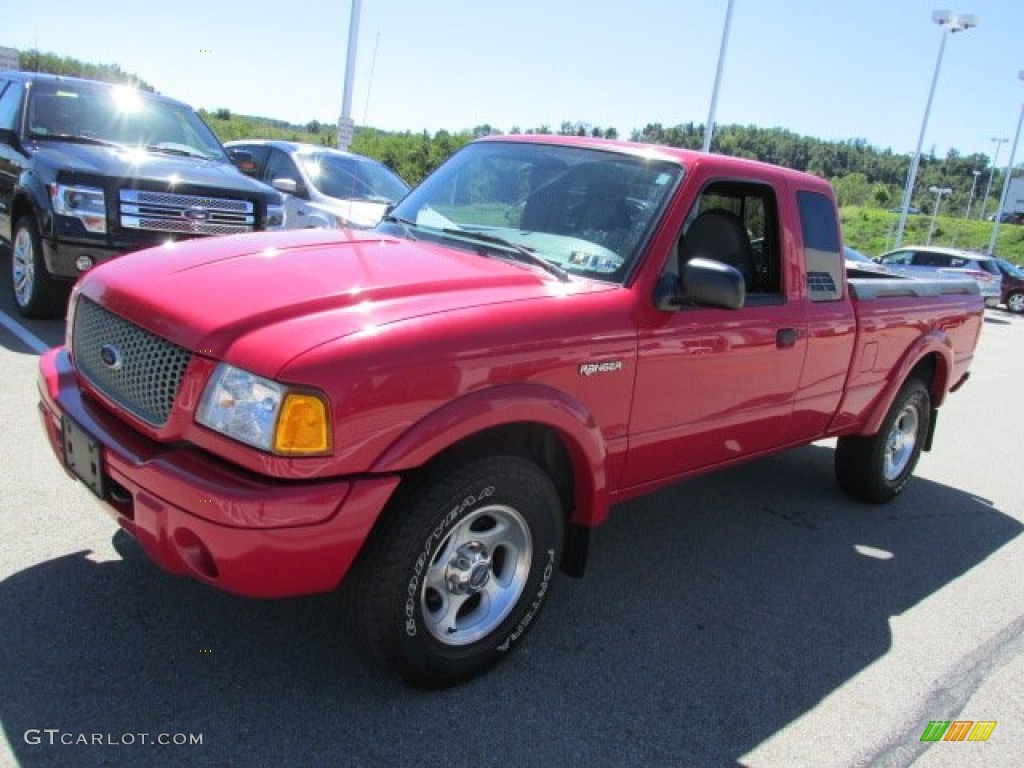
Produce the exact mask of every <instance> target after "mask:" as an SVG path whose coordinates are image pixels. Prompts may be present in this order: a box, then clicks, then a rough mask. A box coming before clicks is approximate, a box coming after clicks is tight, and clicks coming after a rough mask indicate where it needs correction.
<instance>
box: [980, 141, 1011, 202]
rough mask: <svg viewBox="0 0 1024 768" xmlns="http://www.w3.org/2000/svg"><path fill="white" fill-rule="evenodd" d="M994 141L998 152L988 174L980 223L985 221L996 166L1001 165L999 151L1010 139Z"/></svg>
mask: <svg viewBox="0 0 1024 768" xmlns="http://www.w3.org/2000/svg"><path fill="white" fill-rule="evenodd" d="M992 141H994V142H995V144H996V151H995V153H994V154H993V155H992V169H991V170H990V171H989V172H988V184H987V185H986V186H985V199H984V200H982V201H981V215H980V216H978V221H984V220H985V206H986V205H988V195H989V192H991V191H992V177H993V176H995V175H996V165H997V164H998V163H999V149H1000V147H1002V146H1003V144H1005V143H1006V142H1008V141H1009V139H997V138H995V137H994V136H993V137H992Z"/></svg>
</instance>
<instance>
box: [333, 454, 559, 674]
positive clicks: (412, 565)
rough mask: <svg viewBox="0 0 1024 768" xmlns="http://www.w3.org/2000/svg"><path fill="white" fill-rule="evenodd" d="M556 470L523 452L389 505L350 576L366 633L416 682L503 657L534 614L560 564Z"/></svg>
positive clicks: (355, 610) (384, 657) (358, 624)
mask: <svg viewBox="0 0 1024 768" xmlns="http://www.w3.org/2000/svg"><path fill="white" fill-rule="evenodd" d="M561 544H562V510H561V501H560V498H559V494H558V491H557V489H556V488H555V486H554V484H553V482H552V481H551V479H550V477H548V475H547V474H545V473H544V472H543V471H542V470H541V469H540V468H539V467H538V466H537V465H536V464H534V463H532V462H531V461H529V460H527V459H523V458H519V457H515V456H501V457H491V458H485V459H480V460H478V461H474V462H472V463H470V464H468V465H466V466H463V467H460V468H456V469H454V470H450V471H448V472H445V473H442V474H441V476H440V477H438V478H437V479H436V480H432V481H430V482H428V483H422V484H420V485H419V486H418V487H417V488H415V489H414V490H413V491H411V492H409V493H406V494H404V495H403V497H402V498H401V500H400V501H399V502H398V504H397V505H396V507H395V508H394V509H390V510H388V512H387V513H386V517H385V518H384V519H382V520H381V522H380V524H379V527H378V529H377V530H375V531H374V533H373V535H372V536H371V538H370V540H369V541H368V542H367V543H366V546H365V547H364V551H363V552H362V553H360V556H359V560H358V562H357V563H356V565H355V566H354V568H353V571H352V573H351V574H349V576H348V577H347V578H346V583H345V591H346V598H347V603H348V606H349V617H350V620H351V622H352V624H353V628H354V629H355V631H356V633H357V635H358V639H359V640H360V641H361V643H362V645H363V646H364V647H365V648H367V650H369V651H370V653H371V654H372V655H373V656H374V657H376V659H377V660H378V661H379V662H381V663H382V664H383V665H384V666H385V667H387V668H389V669H391V670H392V671H394V672H395V673H396V674H397V675H398V676H399V677H400V678H402V679H404V680H406V681H407V682H409V683H411V684H413V685H417V686H420V687H425V688H442V687H446V686H449V685H453V684H455V683H458V682H460V681H463V680H466V679H468V678H470V677H473V676H475V675H477V674H479V673H481V672H483V671H484V670H486V669H487V668H489V667H490V666H492V665H493V664H495V663H497V662H498V661H499V660H501V659H502V658H503V657H504V656H505V655H507V653H508V651H509V650H510V649H511V648H512V647H513V646H514V645H516V644H517V643H518V642H519V641H520V640H521V639H522V638H523V636H524V635H525V634H526V632H527V630H528V629H529V628H530V627H531V626H532V625H533V623H534V619H535V618H536V616H537V612H538V611H539V610H540V607H541V605H542V604H543V602H544V599H545V597H546V595H547V593H548V589H549V587H550V582H551V578H552V576H553V575H554V572H555V570H556V568H557V561H558V556H559V553H560V551H561Z"/></svg>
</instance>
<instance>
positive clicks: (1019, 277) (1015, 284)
mask: <svg viewBox="0 0 1024 768" xmlns="http://www.w3.org/2000/svg"><path fill="white" fill-rule="evenodd" d="M995 261H996V266H997V267H999V271H1000V272H1001V273H1002V275H1003V285H1002V290H1001V293H1000V297H999V303H1000V304H1005V305H1006V308H1007V309H1008V310H1010V311H1011V312H1015V313H1016V314H1018V315H1019V314H1022V313H1024V269H1022V268H1021V267H1020V266H1018V265H1017V264H1011V263H1010V262H1008V261H1007V260H1006V259H998V258H997V259H996V260H995Z"/></svg>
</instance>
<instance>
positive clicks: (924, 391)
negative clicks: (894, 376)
mask: <svg viewBox="0 0 1024 768" xmlns="http://www.w3.org/2000/svg"><path fill="white" fill-rule="evenodd" d="M931 418H932V411H931V395H930V394H929V392H928V387H927V386H925V384H924V382H923V381H921V380H920V379H918V378H912V379H909V380H908V381H907V383H906V384H904V385H903V388H902V389H901V390H900V391H899V394H897V395H896V399H895V401H893V404H892V406H891V407H890V408H889V412H888V413H887V414H886V415H885V420H884V421H883V422H882V427H881V429H879V430H878V432H877V433H876V434H874V435H868V436H863V437H862V436H847V437H841V438H839V442H838V445H837V446H836V459H835V467H836V479H837V480H838V481H839V486H840V487H841V488H842V489H843V490H844V491H845V492H846V493H847V494H849V495H850V496H852V497H853V498H855V499H858V500H860V501H868V502H872V503H874V504H881V503H884V502H886V501H889V500H890V499H893V498H894V497H895V496H896V495H897V494H899V492H900V491H902V490H903V487H904V486H905V485H906V484H907V481H908V480H910V476H911V475H912V474H913V472H914V467H915V466H917V460H918V458H919V457H920V456H921V449H922V448H923V447H924V442H925V438H926V437H927V435H928V428H929V425H930V422H931Z"/></svg>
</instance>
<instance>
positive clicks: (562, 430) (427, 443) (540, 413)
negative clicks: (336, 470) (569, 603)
mask: <svg viewBox="0 0 1024 768" xmlns="http://www.w3.org/2000/svg"><path fill="white" fill-rule="evenodd" d="M501 454H510V455H515V456H521V457H523V458H527V459H529V460H531V461H533V462H535V463H536V464H537V465H538V466H540V467H541V469H543V470H544V471H545V472H546V473H547V474H548V475H549V476H550V477H551V478H552V480H553V482H554V484H555V487H556V488H557V489H558V492H559V496H560V498H561V501H562V511H563V515H564V523H565V526H566V529H565V545H564V548H563V553H562V554H563V557H562V568H563V570H565V571H567V572H568V573H571V574H573V575H577V576H580V575H582V573H583V570H584V567H585V564H586V555H587V545H588V539H589V537H588V533H589V530H590V528H592V527H593V526H596V525H598V524H600V523H602V522H603V521H604V520H605V519H606V518H607V516H608V507H609V491H608V483H607V475H606V458H607V448H606V444H605V441H604V438H603V436H602V433H601V431H600V429H599V428H598V426H597V423H596V421H595V420H594V418H593V416H592V415H591V414H590V413H589V411H587V409H585V408H584V407H583V406H582V405H581V404H580V403H578V402H577V401H575V400H574V399H572V398H570V397H569V396H568V395H566V394H565V393H562V392H559V391H558V390H554V389H551V388H549V387H546V386H543V385H537V384H518V385H507V386H502V387H496V388H493V389H489V390H485V391H481V392H476V393H473V394H471V395H467V396H465V397H463V398H460V399H459V400H456V401H454V402H452V403H449V404H447V405H445V406H443V407H442V408H440V409H438V410H436V411H434V412H432V413H431V414H429V415H428V416H426V417H425V418H423V419H422V420H420V421H419V422H418V423H417V424H415V425H414V426H413V427H411V428H410V429H409V430H408V431H406V432H405V434H403V435H402V436H401V437H400V438H399V439H398V440H396V441H395V442H394V443H392V445H391V446H390V447H389V448H388V449H387V450H386V451H384V453H383V454H382V455H381V456H380V457H379V458H378V459H377V461H376V462H375V463H374V466H373V467H372V471H373V472H381V473H398V474H402V475H404V476H406V477H407V478H409V479H410V480H412V479H413V478H415V477H416V476H419V475H429V474H431V473H432V472H433V471H434V470H436V469H437V468H438V467H439V466H441V465H451V464H456V463H459V462H461V461H464V460H465V459H467V458H469V457H472V458H477V457H481V456H486V455H501Z"/></svg>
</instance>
